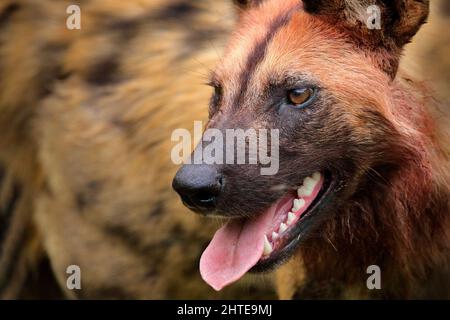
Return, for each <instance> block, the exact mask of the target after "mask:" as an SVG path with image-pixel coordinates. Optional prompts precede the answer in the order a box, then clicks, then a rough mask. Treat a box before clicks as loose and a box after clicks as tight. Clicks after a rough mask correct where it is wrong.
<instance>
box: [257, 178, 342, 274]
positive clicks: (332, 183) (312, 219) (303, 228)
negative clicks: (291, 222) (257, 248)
mask: <svg viewBox="0 0 450 320" xmlns="http://www.w3.org/2000/svg"><path fill="white" fill-rule="evenodd" d="M337 185H338V184H337V182H336V180H333V179H332V176H331V174H328V173H326V174H325V188H323V189H322V190H321V194H319V197H317V198H316V200H315V202H313V204H312V206H311V207H310V208H309V209H308V211H307V212H306V213H305V215H304V216H303V217H302V218H301V219H300V220H299V221H298V222H297V224H296V226H295V227H294V228H293V229H292V230H290V231H289V233H288V234H287V237H286V240H284V243H285V245H284V246H283V247H282V248H281V249H277V250H276V251H274V253H273V254H271V255H270V256H269V257H267V258H264V259H262V260H260V261H259V262H258V263H257V264H256V265H255V266H254V267H253V268H252V269H250V272H254V273H260V272H267V271H270V270H273V269H275V268H276V267H277V266H279V265H281V264H282V263H283V262H285V261H286V260H287V259H289V258H290V257H291V256H292V255H293V254H294V252H295V250H296V249H297V248H298V247H299V245H300V244H302V243H303V242H304V241H305V240H307V239H308V238H309V236H310V235H311V233H312V232H311V231H313V229H314V228H315V227H317V226H318V225H320V223H321V221H323V220H324V219H325V218H326V214H325V212H324V210H323V209H324V207H325V206H326V205H327V204H328V203H329V202H331V201H333V199H334V195H335V190H336V189H337V188H336V187H337Z"/></svg>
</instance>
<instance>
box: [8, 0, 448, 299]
mask: <svg viewBox="0 0 450 320" xmlns="http://www.w3.org/2000/svg"><path fill="white" fill-rule="evenodd" d="M73 4H76V5H78V6H79V8H80V9H81V29H73V30H69V29H68V28H67V27H66V21H67V18H68V17H69V16H70V15H71V14H73V12H72V11H70V12H69V13H68V12H67V11H66V10H67V8H68V7H69V6H70V5H73ZM431 5H432V13H431V15H430V18H429V22H428V23H427V24H426V26H425V27H423V28H422V30H421V31H420V32H419V34H418V35H417V36H416V37H415V39H414V41H413V43H411V44H409V45H408V47H407V50H406V51H405V54H404V59H403V61H402V65H401V68H402V70H403V71H405V72H406V73H407V74H409V75H411V77H412V78H414V79H417V80H418V81H423V83H424V84H425V85H426V86H428V87H429V88H430V90H431V91H430V92H433V94H434V95H435V97H436V98H437V99H439V100H440V101H441V103H442V106H443V107H442V110H443V111H444V112H449V108H448V102H449V101H450V91H449V84H450V32H449V31H450V1H448V0H431ZM235 13H236V12H235V10H234V8H233V7H232V4H231V0H128V1H120V0H79V1H65V0H61V1H54V0H39V1H35V0H0V130H1V134H0V182H1V185H0V205H1V206H0V207H1V210H0V297H1V298H3V299H14V298H38V299H46V298H53V299H62V298H82V299H83V298H96V299H112V298H119V299H161V298H162V299H167V298H171V299H178V298H184V299H197V298H202V299H217V298H236V299H251V298H256V299H258V298H275V297H276V294H275V290H274V285H273V279H272V277H271V276H270V275H268V276H249V277H247V278H246V279H245V280H244V281H241V282H239V283H237V284H235V285H233V286H231V287H230V288H227V289H226V290H224V291H223V292H221V293H216V292H213V291H212V290H211V289H210V288H209V287H208V286H207V285H206V284H204V283H203V281H202V280H201V278H200V275H199V271H198V261H199V257H200V254H201V252H202V251H203V249H204V248H205V247H206V245H207V244H208V242H209V240H210V239H211V237H212V234H213V232H214V230H216V229H217V226H218V225H220V222H218V221H209V220H208V221H206V220H203V219H201V218H199V217H197V216H195V215H194V214H192V213H190V212H188V211H187V209H185V208H184V207H183V206H182V205H181V203H180V201H179V200H178V197H177V196H176V195H175V194H174V193H173V192H172V190H171V180H172V177H173V175H174V173H175V171H176V169H177V168H176V167H175V166H174V165H172V163H171V162H170V158H169V157H170V149H171V147H172V145H171V141H170V135H171V132H172V131H173V130H174V129H175V128H188V129H190V128H192V123H193V121H194V120H202V119H206V116H207V106H208V100H209V96H210V89H209V88H208V87H206V86H205V85H204V83H205V82H206V80H207V77H208V74H209V72H210V70H211V69H212V68H213V67H214V65H215V63H216V61H217V59H219V57H220V54H221V52H222V50H223V48H224V45H225V43H226V40H227V37H228V34H229V32H230V30H231V28H232V26H233V23H234V21H235V19H236V17H235ZM72 265H76V266H79V267H80V270H81V277H82V278H81V290H72V289H70V288H69V287H68V286H67V280H68V277H69V276H70V274H69V273H67V267H68V266H72Z"/></svg>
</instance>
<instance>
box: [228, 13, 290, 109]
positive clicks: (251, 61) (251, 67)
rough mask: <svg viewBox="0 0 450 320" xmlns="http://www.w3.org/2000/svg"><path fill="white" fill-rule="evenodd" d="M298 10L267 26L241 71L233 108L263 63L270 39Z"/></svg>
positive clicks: (278, 18) (242, 96) (280, 17)
mask: <svg viewBox="0 0 450 320" xmlns="http://www.w3.org/2000/svg"><path fill="white" fill-rule="evenodd" d="M297 9H298V8H297V7H296V8H294V9H292V10H290V11H289V12H286V13H284V14H282V15H280V16H279V17H277V18H276V19H275V20H274V21H273V23H272V24H271V25H270V26H269V29H268V32H267V34H266V36H265V37H264V39H262V40H261V41H260V42H259V43H257V44H256V46H255V47H254V49H253V50H252V52H251V53H250V55H249V56H248V58H247V63H246V65H245V68H244V69H243V71H242V73H241V75H240V77H239V84H240V85H241V90H240V91H239V94H238V95H237V97H236V98H235V101H234V103H233V105H234V106H236V107H238V106H239V105H241V103H242V102H243V99H244V97H245V94H246V93H247V88H248V86H249V84H250V79H251V77H252V76H253V74H254V72H255V70H256V68H257V67H258V65H259V64H260V63H261V62H262V61H263V59H264V56H265V55H266V51H267V47H268V46H269V44H270V42H271V41H272V39H273V38H274V37H275V35H276V34H277V32H278V31H280V29H282V28H283V27H284V26H286V25H287V24H288V23H289V21H290V20H291V16H292V13H293V12H294V11H296V10H297Z"/></svg>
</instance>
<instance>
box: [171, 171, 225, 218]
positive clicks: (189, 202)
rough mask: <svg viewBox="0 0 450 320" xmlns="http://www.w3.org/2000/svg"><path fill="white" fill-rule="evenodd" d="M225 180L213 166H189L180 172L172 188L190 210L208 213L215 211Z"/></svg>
mask: <svg viewBox="0 0 450 320" xmlns="http://www.w3.org/2000/svg"><path fill="white" fill-rule="evenodd" d="M223 183H224V181H223V178H222V176H221V175H220V174H219V173H218V172H217V169H216V168H215V167H214V166H211V165H203V164H189V165H184V166H183V167H181V169H180V170H178V172H177V174H176V175H175V178H174V179H173V182H172V187H173V188H174V189H175V191H176V192H178V194H179V195H180V196H181V199H182V200H183V203H184V204H185V205H186V206H187V207H189V208H190V209H192V210H194V211H197V212H201V213H207V212H208V211H212V210H214V209H215V207H216V205H217V198H218V197H219V195H220V192H221V191H222V188H223Z"/></svg>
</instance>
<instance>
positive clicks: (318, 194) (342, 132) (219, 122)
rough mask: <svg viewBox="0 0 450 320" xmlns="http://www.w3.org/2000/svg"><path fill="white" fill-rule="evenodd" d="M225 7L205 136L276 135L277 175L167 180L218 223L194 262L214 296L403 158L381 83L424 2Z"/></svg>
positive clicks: (195, 170)
mask: <svg viewBox="0 0 450 320" xmlns="http://www.w3.org/2000/svg"><path fill="white" fill-rule="evenodd" d="M237 3H238V5H239V22H238V24H237V26H236V29H235V31H234V33H233V35H232V38H231V40H230V42H229V45H228V48H227V50H226V52H225V54H224V57H223V59H222V60H221V62H220V64H219V65H218V66H217V68H216V69H215V70H214V72H213V74H212V76H211V85H212V86H213V87H214V94H213V97H212V100H211V105H210V119H209V123H208V125H207V129H209V128H214V129H218V130H221V131H226V130H227V129H244V130H247V129H251V128H254V129H261V128H264V129H269V130H270V129H271V130H279V171H278V173H276V174H275V175H273V176H264V175H261V174H260V172H259V170H257V169H258V166H251V165H237V164H223V165H206V164H202V165H185V166H184V167H182V168H181V169H180V171H179V172H178V174H177V176H176V177H175V179H174V188H175V189H176V191H177V192H178V193H179V194H180V195H181V197H182V199H183V201H184V202H185V204H187V205H188V206H189V207H190V208H192V209H194V210H196V211H200V212H202V213H206V214H211V215H220V216H226V217H228V218H230V221H229V222H228V223H227V224H226V225H225V226H224V227H222V228H221V229H220V230H219V231H218V232H217V233H216V235H215V237H214V239H213V240H212V242H211V244H210V246H209V247H208V248H207V249H206V251H205V252H204V254H203V256H202V259H201V262H200V271H201V273H202V276H203V278H204V279H205V280H206V281H207V282H208V283H209V284H210V285H211V286H212V287H214V288H215V289H217V290H219V289H221V288H223V287H224V286H226V285H228V284H229V283H231V282H233V281H235V280H237V279H239V278H240V277H241V276H242V275H243V274H245V273H246V272H247V271H248V270H250V269H253V270H267V269H269V268H272V267H274V266H275V265H277V264H279V263H280V262H281V261H283V260H284V259H286V258H287V257H289V256H290V255H292V254H293V252H294V251H295V249H296V248H298V246H299V244H300V243H302V242H304V241H305V240H307V239H308V238H310V237H311V235H312V234H313V233H320V227H321V225H322V223H323V222H324V221H326V220H327V219H329V218H330V217H331V216H332V215H333V214H336V213H337V212H338V210H339V209H340V208H341V207H343V206H346V205H348V203H349V200H350V199H351V198H352V197H353V196H354V195H355V194H356V193H358V192H361V190H362V189H363V188H367V187H368V185H370V179H368V177H369V176H370V175H371V174H373V172H377V173H381V174H382V175H384V176H385V177H386V178H387V179H388V177H389V174H390V173H391V171H393V170H395V168H396V166H397V165H398V164H399V163H401V161H402V159H403V158H405V157H408V148H409V147H408V143H405V141H404V137H403V132H402V130H403V129H401V128H400V127H399V125H398V123H399V122H401V120H399V118H401V115H400V116H399V115H398V113H401V112H403V111H406V110H402V111H400V110H398V109H396V108H395V107H394V104H395V103H394V102H393V101H394V100H395V97H394V92H393V90H392V88H391V84H392V81H393V79H394V78H395V75H396V72H397V67H398V62H399V58H400V54H401V51H402V48H403V46H404V45H405V44H406V43H407V42H408V41H410V39H411V37H412V36H413V35H414V34H415V33H416V32H417V31H418V29H419V27H420V25H421V24H423V23H424V22H425V20H426V17H427V15H428V1H408V0H398V1H381V0H377V1H375V0H367V1H344V0H332V1H317V0H314V1H313V0H307V1H303V2H301V1H298V0H286V1H276V0H267V1H237ZM374 19H375V20H376V19H379V21H373V20H374ZM374 26H375V27H374ZM366 190H369V189H366ZM231 218H232V219H231Z"/></svg>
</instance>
